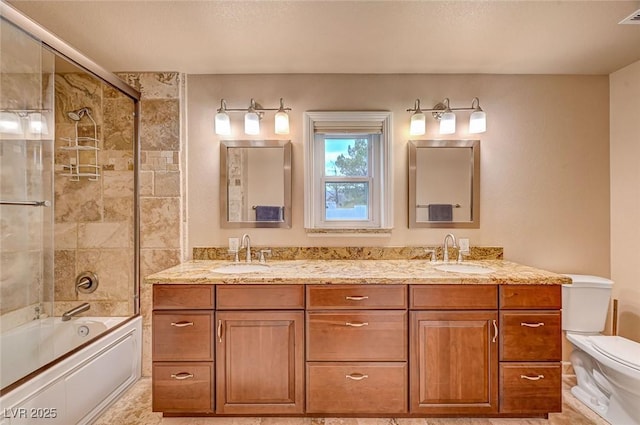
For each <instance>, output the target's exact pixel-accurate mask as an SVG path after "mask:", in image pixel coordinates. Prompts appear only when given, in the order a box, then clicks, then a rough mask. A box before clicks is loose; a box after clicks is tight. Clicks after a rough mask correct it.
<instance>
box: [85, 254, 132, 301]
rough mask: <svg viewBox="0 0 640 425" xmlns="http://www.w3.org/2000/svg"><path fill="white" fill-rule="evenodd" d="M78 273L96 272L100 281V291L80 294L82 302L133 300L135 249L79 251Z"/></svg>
mask: <svg viewBox="0 0 640 425" xmlns="http://www.w3.org/2000/svg"><path fill="white" fill-rule="evenodd" d="M77 255H78V258H77V271H78V273H81V272H83V271H91V272H94V273H95V274H96V275H97V276H98V279H99V282H100V284H99V285H98V289H96V291H95V292H93V293H91V294H80V295H79V296H78V299H81V300H120V301H125V302H126V301H129V300H131V299H132V298H133V273H134V271H133V262H132V258H133V249H93V250H79V251H78V254H77Z"/></svg>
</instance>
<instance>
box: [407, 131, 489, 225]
mask: <svg viewBox="0 0 640 425" xmlns="http://www.w3.org/2000/svg"><path fill="white" fill-rule="evenodd" d="M479 226H480V141H479V140H410V141H409V227H439V228H457V227H467V228H477V227H479Z"/></svg>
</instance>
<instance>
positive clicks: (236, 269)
mask: <svg viewBox="0 0 640 425" xmlns="http://www.w3.org/2000/svg"><path fill="white" fill-rule="evenodd" d="M265 270H269V266H268V265H266V264H256V263H233V264H227V265H224V266H220V267H216V268H215V269H211V271H212V272H214V273H224V274H238V273H259V272H263V271H265Z"/></svg>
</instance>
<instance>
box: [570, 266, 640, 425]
mask: <svg viewBox="0 0 640 425" xmlns="http://www.w3.org/2000/svg"><path fill="white" fill-rule="evenodd" d="M566 276H569V277H570V278H571V279H572V281H573V283H572V284H565V285H562V329H563V330H565V331H566V337H567V339H568V340H569V341H570V342H571V344H573V347H574V350H573V352H572V353H571V356H570V361H571V364H572V365H573V369H574V370H575V373H576V378H577V385H576V386H574V387H573V388H571V393H572V394H573V395H574V396H575V397H576V398H578V399H579V400H580V401H581V402H583V403H584V404H586V405H587V406H588V407H590V408H591V409H592V410H593V411H595V412H596V413H597V414H599V415H600V416H602V417H603V418H604V419H605V420H607V421H608V422H609V423H611V424H612V425H640V343H637V342H635V341H631V340H629V339H626V338H623V337H620V336H605V335H601V334H600V333H601V332H602V331H603V330H604V324H605V321H606V318H607V311H608V307H609V301H610V298H611V289H612V287H613V282H612V281H611V280H609V279H605V278H602V277H597V276H588V275H572V274H568V275H566Z"/></svg>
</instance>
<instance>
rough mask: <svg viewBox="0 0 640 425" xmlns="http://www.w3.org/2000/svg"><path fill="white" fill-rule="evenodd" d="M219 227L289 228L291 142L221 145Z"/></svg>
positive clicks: (228, 143)
mask: <svg viewBox="0 0 640 425" xmlns="http://www.w3.org/2000/svg"><path fill="white" fill-rule="evenodd" d="M220 197H221V203H220V221H221V223H220V225H221V226H222V227H225V228H240V227H280V228H289V227H291V142H290V141H288V140H223V141H221V143H220Z"/></svg>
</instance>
